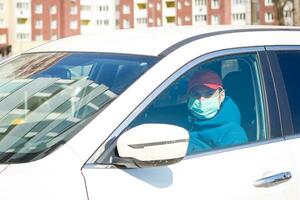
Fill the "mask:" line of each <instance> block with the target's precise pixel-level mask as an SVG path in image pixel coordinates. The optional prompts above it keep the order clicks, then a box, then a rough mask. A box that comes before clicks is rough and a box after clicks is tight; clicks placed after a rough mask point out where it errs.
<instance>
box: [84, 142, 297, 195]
mask: <svg viewBox="0 0 300 200" xmlns="http://www.w3.org/2000/svg"><path fill="white" fill-rule="evenodd" d="M290 170H292V164H291V158H290V156H289V150H288V146H287V144H286V142H274V143H271V144H266V145H258V146H255V147H249V148H244V149H240V150H239V151H230V152H220V153H217V154H213V155H204V156H200V157H196V158H191V159H185V160H184V161H182V162H180V163H178V164H175V165H170V166H167V167H157V168H145V169H124V170H122V169H97V168H89V167H87V168H84V169H83V174H84V176H85V178H86V182H87V187H88V193H89V199H90V200H96V199H99V198H101V197H103V196H105V197H108V196H110V195H111V194H112V193H113V197H114V198H117V199H118V198H125V199H129V198H130V199H141V198H143V199H156V198H158V199H162V198H178V199H184V198H186V197H198V198H201V197H203V198H205V199H207V200H214V199H224V200H232V199H245V200H252V199H257V200H260V199H269V198H270V199H277V200H283V199H286V200H291V199H296V198H295V194H296V191H297V187H296V184H295V182H296V180H295V179H293V178H292V179H291V180H289V181H287V182H285V183H283V184H280V185H277V186H275V187H270V188H257V187H254V185H253V184H254V182H255V181H256V180H258V179H260V178H262V177H267V176H271V175H274V174H277V173H281V172H285V171H290ZM112 177H117V179H115V178H112ZM102 180H107V181H104V182H103V181H102ZM129 185H130V187H126V186H129Z"/></svg>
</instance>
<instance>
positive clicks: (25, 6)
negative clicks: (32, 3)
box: [17, 2, 29, 10]
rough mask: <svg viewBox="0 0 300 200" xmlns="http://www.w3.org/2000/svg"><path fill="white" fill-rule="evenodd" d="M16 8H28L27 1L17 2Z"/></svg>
mask: <svg viewBox="0 0 300 200" xmlns="http://www.w3.org/2000/svg"><path fill="white" fill-rule="evenodd" d="M17 8H18V9H26V10H27V9H29V3H25V2H17Z"/></svg>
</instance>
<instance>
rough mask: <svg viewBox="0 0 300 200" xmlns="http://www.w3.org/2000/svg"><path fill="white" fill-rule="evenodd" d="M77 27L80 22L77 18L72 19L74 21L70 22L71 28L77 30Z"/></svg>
mask: <svg viewBox="0 0 300 200" xmlns="http://www.w3.org/2000/svg"><path fill="white" fill-rule="evenodd" d="M77 27H78V22H77V20H72V21H71V22H70V29H72V30H75V29H77Z"/></svg>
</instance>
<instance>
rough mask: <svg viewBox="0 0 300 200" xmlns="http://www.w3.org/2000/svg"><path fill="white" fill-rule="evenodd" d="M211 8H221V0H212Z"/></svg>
mask: <svg viewBox="0 0 300 200" xmlns="http://www.w3.org/2000/svg"><path fill="white" fill-rule="evenodd" d="M211 8H212V9H218V8H220V2H219V0H212V1H211Z"/></svg>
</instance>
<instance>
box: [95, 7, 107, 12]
mask: <svg viewBox="0 0 300 200" xmlns="http://www.w3.org/2000/svg"><path fill="white" fill-rule="evenodd" d="M97 10H98V11H100V12H102V11H108V10H109V7H108V6H97Z"/></svg>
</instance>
